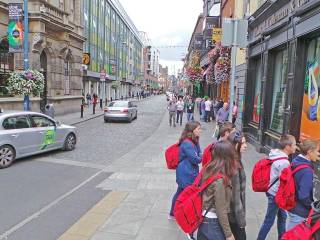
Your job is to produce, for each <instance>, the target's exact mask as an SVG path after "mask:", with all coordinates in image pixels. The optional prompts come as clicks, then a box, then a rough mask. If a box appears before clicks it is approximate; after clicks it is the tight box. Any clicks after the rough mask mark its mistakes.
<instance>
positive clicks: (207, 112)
mask: <svg viewBox="0 0 320 240" xmlns="http://www.w3.org/2000/svg"><path fill="white" fill-rule="evenodd" d="M204 104H205V107H204V110H205V122H210V116H211V106H212V102H211V100H210V98H207V100H206V101H205V103H204Z"/></svg>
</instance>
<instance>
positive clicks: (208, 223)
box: [197, 218, 226, 240]
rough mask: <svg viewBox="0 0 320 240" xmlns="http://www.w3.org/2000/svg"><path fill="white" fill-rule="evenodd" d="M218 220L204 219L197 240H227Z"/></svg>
mask: <svg viewBox="0 0 320 240" xmlns="http://www.w3.org/2000/svg"><path fill="white" fill-rule="evenodd" d="M225 239H226V237H225V236H224V233H223V230H222V227H221V225H220V223H219V221H218V218H204V220H203V222H202V223H201V225H200V227H199V229H198V235H197V240H225Z"/></svg>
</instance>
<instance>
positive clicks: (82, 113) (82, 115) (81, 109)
mask: <svg viewBox="0 0 320 240" xmlns="http://www.w3.org/2000/svg"><path fill="white" fill-rule="evenodd" d="M81 118H83V104H81Z"/></svg>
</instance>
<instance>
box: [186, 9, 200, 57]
mask: <svg viewBox="0 0 320 240" xmlns="http://www.w3.org/2000/svg"><path fill="white" fill-rule="evenodd" d="M202 18H203V14H202V13H200V14H199V16H198V19H197V23H196V25H195V26H194V29H193V32H192V35H191V38H190V41H189V46H188V52H190V46H191V43H192V39H193V36H194V35H195V32H196V29H197V26H198V24H199V22H200V20H201V19H202Z"/></svg>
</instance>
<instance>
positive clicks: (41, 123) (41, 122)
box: [31, 116, 55, 128]
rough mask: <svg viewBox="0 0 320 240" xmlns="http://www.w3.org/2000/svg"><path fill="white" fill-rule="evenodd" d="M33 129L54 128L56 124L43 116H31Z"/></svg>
mask: <svg viewBox="0 0 320 240" xmlns="http://www.w3.org/2000/svg"><path fill="white" fill-rule="evenodd" d="M31 122H32V127H34V128H37V127H54V126H55V124H54V122H52V121H51V120H49V119H48V118H45V117H42V116H31Z"/></svg>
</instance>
